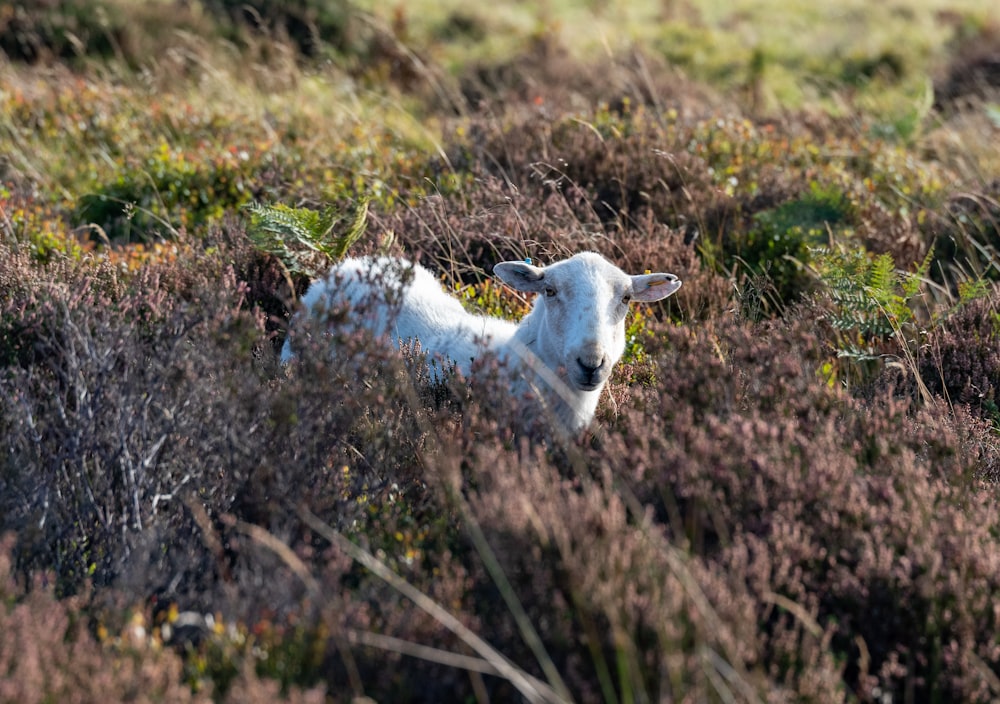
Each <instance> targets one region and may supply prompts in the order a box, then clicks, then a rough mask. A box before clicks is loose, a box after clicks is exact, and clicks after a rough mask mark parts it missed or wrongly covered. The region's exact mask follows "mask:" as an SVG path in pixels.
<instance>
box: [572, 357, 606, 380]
mask: <svg viewBox="0 0 1000 704" xmlns="http://www.w3.org/2000/svg"><path fill="white" fill-rule="evenodd" d="M594 362H597V364H596V365H595V364H594ZM576 363H577V364H578V365H579V366H580V371H582V372H583V373H584V374H586V375H587V378H589V379H592V378H593V377H594V375H595V374H597V372H599V371H600V370H601V369H602V368H603V367H604V357H600V358H597V359H583V358H582V357H577V358H576Z"/></svg>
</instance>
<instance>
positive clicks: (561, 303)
mask: <svg viewBox="0 0 1000 704" xmlns="http://www.w3.org/2000/svg"><path fill="white" fill-rule="evenodd" d="M493 272H494V273H495V274H496V275H497V276H498V277H499V278H500V279H501V280H503V282H504V283H506V284H507V285H508V286H510V287H512V288H514V289H516V290H518V291H523V292H529V293H537V294H539V295H538V296H536V298H535V302H534V305H533V307H532V309H531V312H530V313H528V315H526V316H525V317H524V319H523V320H522V321H521V322H520V324H517V325H515V324H514V323H511V322H509V321H506V320H501V319H499V318H493V317H489V316H482V315H473V314H472V313H469V312H467V311H466V310H465V308H463V307H462V304H461V303H460V302H459V301H458V300H457V299H456V298H454V297H453V296H452V295H450V294H449V293H448V292H447V291H446V290H445V289H444V287H443V286H442V285H441V283H440V282H439V281H438V280H437V278H435V277H434V275H433V274H431V272H429V271H428V270H427V269H425V268H424V267H422V266H420V265H417V264H412V263H410V262H407V261H405V260H401V259H390V258H386V257H379V258H360V259H346V260H344V261H342V262H340V263H338V264H336V265H335V266H334V267H333V268H332V269H331V270H330V273H329V274H328V275H327V276H326V277H324V278H323V279H320V280H318V281H316V282H315V283H313V285H312V286H311V287H310V288H309V290H308V291H307V292H306V295H305V296H303V298H302V303H303V307H304V309H305V314H306V315H309V316H312V317H322V316H326V315H328V314H331V312H333V311H338V310H339V311H348V314H349V315H351V316H352V317H354V318H355V319H356V320H357V322H358V323H359V324H361V325H364V326H365V327H367V328H368V329H370V330H372V331H373V332H374V333H375V334H376V335H377V336H386V337H389V338H391V339H392V340H393V341H395V342H397V343H399V344H409V343H410V342H411V341H413V340H417V341H419V343H420V349H421V351H423V352H425V353H427V355H428V358H430V359H439V360H440V361H441V362H443V363H445V364H448V363H454V364H455V366H456V367H457V368H458V369H459V370H460V371H461V372H462V374H463V375H465V376H469V375H470V374H471V371H472V362H473V361H474V360H475V359H477V358H478V357H480V356H481V355H483V354H484V353H485V352H492V353H493V354H495V355H496V356H497V357H498V359H500V360H501V362H503V363H504V369H505V372H506V373H507V374H509V375H510V379H511V392H512V393H513V394H515V395H522V394H524V393H527V392H529V391H530V392H533V393H534V394H535V395H536V396H537V397H538V399H539V401H540V402H541V404H542V406H543V407H544V408H545V409H546V411H547V412H549V413H551V414H552V416H553V417H554V418H555V419H556V421H557V422H558V423H559V425H560V426H561V427H562V429H563V430H565V431H566V432H569V433H575V432H577V431H579V430H581V429H583V428H585V427H586V426H587V425H589V424H590V422H591V421H592V420H593V418H594V412H595V410H596V409H597V402H598V399H599V398H600V395H601V391H602V390H603V388H604V385H605V384H606V383H607V380H608V378H609V377H610V375H611V370H612V368H613V367H614V365H615V364H616V363H617V362H618V360H619V359H621V356H622V353H623V352H624V350H625V314H626V312H627V309H628V305H629V303H630V302H631V301H656V300H659V299H661V298H666V297H667V296H669V295H670V294H672V293H674V292H675V291H677V289H679V288H680V286H681V282H680V281H678V280H677V277H676V276H674V275H673V274H662V273H660V274H643V275H638V276H629V275H628V274H626V273H625V272H623V271H622V270H621V269H619V268H618V267H616V266H615V265H613V264H611V263H610V262H608V261H607V260H606V259H604V257H602V256H601V255H599V254H595V253H593V252H583V253H580V254H577V255H575V256H573V257H571V258H569V259H565V260H563V261H560V262H556V263H554V264H551V265H549V266H546V267H536V266H532V265H531V264H529V263H527V262H502V263H500V264H497V265H496V266H495V267H494V269H493ZM300 315H301V314H300ZM298 317H299V316H296V319H297V320H298ZM294 334H295V325H294V322H293V330H292V333H291V335H290V337H289V339H287V340H286V341H285V345H284V347H283V348H282V351H281V360H282V362H285V363H287V362H289V361H290V360H291V359H292V357H293V353H292V346H291V343H292V336H293V335H294Z"/></svg>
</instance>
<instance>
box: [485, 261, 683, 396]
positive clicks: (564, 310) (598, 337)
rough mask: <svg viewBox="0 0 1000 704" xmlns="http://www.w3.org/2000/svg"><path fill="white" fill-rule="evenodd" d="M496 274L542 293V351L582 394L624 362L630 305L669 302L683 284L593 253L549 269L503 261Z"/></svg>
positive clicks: (538, 307)
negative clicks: (638, 272)
mask: <svg viewBox="0 0 1000 704" xmlns="http://www.w3.org/2000/svg"><path fill="white" fill-rule="evenodd" d="M493 271H494V273H495V274H496V275H497V276H499V277H500V278H501V279H502V280H503V281H504V283H506V284H508V285H509V286H511V287H512V288H515V289H517V290H519V291H527V292H532V293H537V294H539V295H538V298H537V299H536V301H535V307H534V310H533V311H532V313H531V315H532V316H533V317H535V318H536V319H537V321H536V326H537V327H536V330H537V333H538V337H537V339H536V340H535V345H534V347H535V349H536V352H537V354H538V355H539V357H541V359H542V361H544V362H545V364H546V365H547V366H549V367H550V368H551V369H553V370H554V371H556V372H557V373H558V374H559V376H560V377H562V378H563V380H564V381H566V382H568V383H569V385H570V386H571V387H573V388H575V389H577V390H579V391H596V390H599V389H601V387H603V386H604V383H605V382H606V381H607V380H608V377H609V376H610V375H611V370H612V368H613V367H614V365H615V363H616V362H618V360H619V359H620V358H621V356H622V352H624V351H625V314H626V313H627V312H628V307H629V304H630V303H631V302H632V301H656V300H659V299H661V298H666V297H667V296H669V295H670V294H672V293H674V292H675V291H676V290H677V289H679V288H680V286H681V282H680V281H678V279H677V277H676V276H674V275H673V274H644V275H639V276H629V275H628V274H626V273H625V272H623V271H622V270H621V269H619V268H618V267H616V266H615V265H613V264H611V263H610V262H608V261H607V260H606V259H604V257H602V256H600V255H599V254H594V253H592V252H584V253H582V254H577V255H575V256H573V257H572V258H570V259H566V260H564V261H561V262H558V263H556V264H552V265H551V266H547V267H536V266H532V265H531V264H528V263H527V262H502V263H500V264H497V265H496V266H495V267H494V269H493Z"/></svg>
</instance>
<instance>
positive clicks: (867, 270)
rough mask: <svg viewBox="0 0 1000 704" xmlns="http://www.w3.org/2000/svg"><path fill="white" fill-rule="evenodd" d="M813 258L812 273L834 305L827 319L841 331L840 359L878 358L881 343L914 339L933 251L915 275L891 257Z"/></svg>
mask: <svg viewBox="0 0 1000 704" xmlns="http://www.w3.org/2000/svg"><path fill="white" fill-rule="evenodd" d="M813 256H814V262H815V263H814V271H815V272H816V274H817V276H818V277H819V280H820V282H821V283H822V284H823V288H824V290H825V291H826V292H827V294H828V295H829V297H830V300H831V302H832V303H833V306H832V307H831V308H830V310H829V312H828V313H827V314H826V319H827V320H828V321H829V322H830V324H831V325H833V327H835V328H836V329H838V330H840V331H842V333H843V334H842V335H841V339H840V342H839V349H838V351H837V355H838V357H841V358H847V359H850V360H854V361H859V362H867V361H873V360H877V359H879V358H880V357H881V351H883V347H882V343H884V342H885V341H887V340H888V339H889V338H891V337H893V336H895V337H896V338H897V340H898V341H899V343H900V344H903V345H907V344H909V343H908V340H909V338H911V337H914V336H915V328H914V325H915V321H916V315H917V303H918V300H919V294H920V285H921V282H922V281H923V280H924V279H925V278H926V276H927V272H928V270H929V269H930V264H931V258H932V257H933V251H931V252H928V253H927V256H926V257H924V259H923V261H922V262H921V263H920V264H919V265H918V266H917V267H916V268H915V269H914V270H913V271H912V272H903V271H900V270H899V269H897V268H896V262H895V261H894V260H893V258H892V255H891V254H881V255H878V256H876V257H872V256H871V255H869V254H868V252H866V251H865V250H864V249H860V248H859V249H855V250H852V251H842V250H836V251H833V250H829V249H825V248H823V249H817V250H814V251H813ZM911 333H914V334H911Z"/></svg>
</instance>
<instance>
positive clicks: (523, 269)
mask: <svg viewBox="0 0 1000 704" xmlns="http://www.w3.org/2000/svg"><path fill="white" fill-rule="evenodd" d="M493 273H494V274H496V275H497V276H499V277H500V280H501V281H503V282H504V283H505V284H507V285H508V286H510V287H511V288H513V289H516V290H518V291H526V292H529V293H539V292H540V291H541V290H542V289H543V288H544V286H545V284H544V281H545V270H544V269H542V268H541V267H537V266H532V265H531V264H528V263H527V262H500V263H499V264H497V265H496V266H494V267H493Z"/></svg>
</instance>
